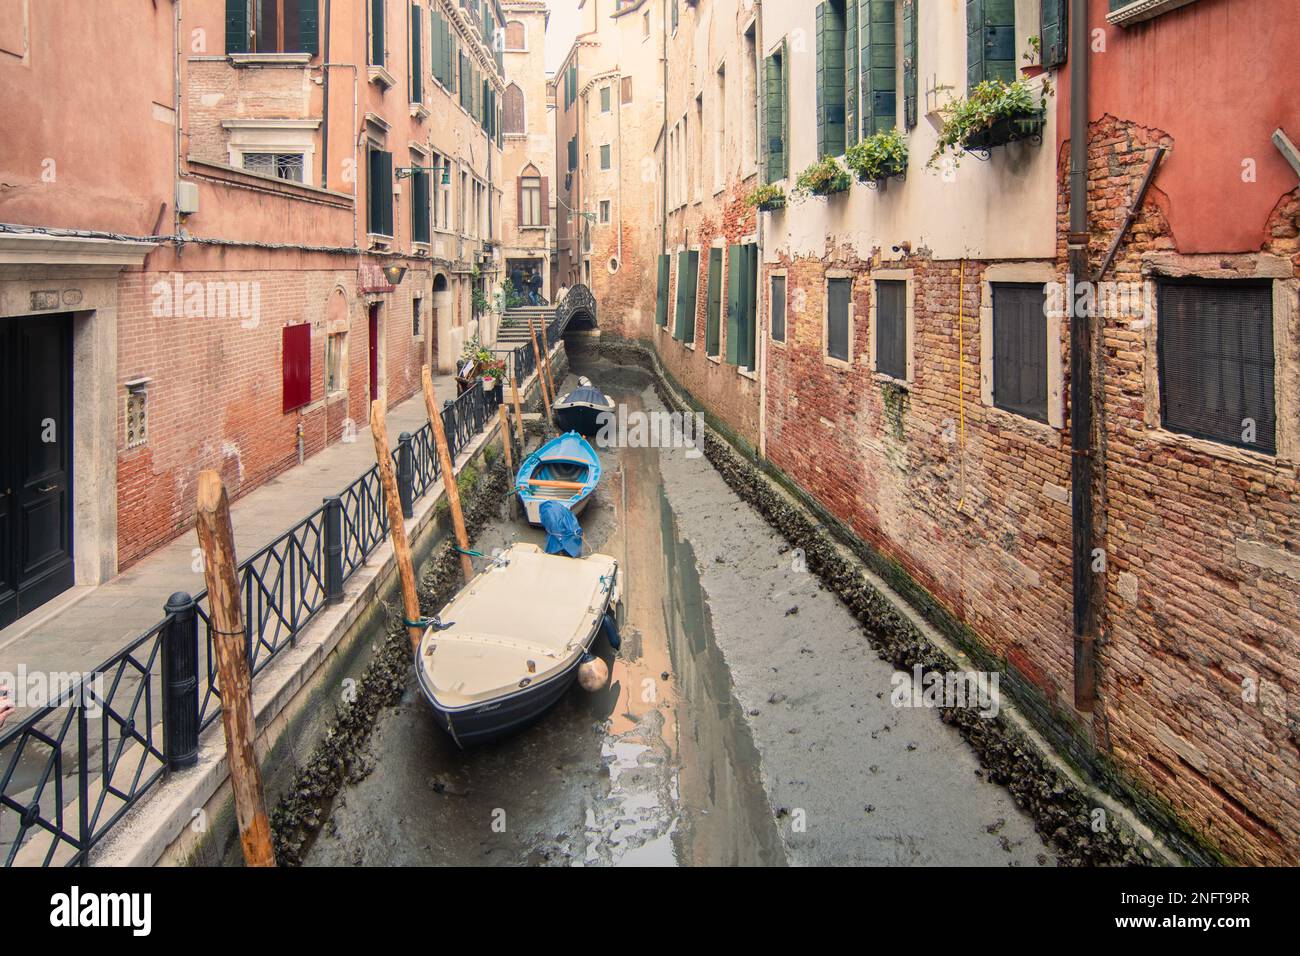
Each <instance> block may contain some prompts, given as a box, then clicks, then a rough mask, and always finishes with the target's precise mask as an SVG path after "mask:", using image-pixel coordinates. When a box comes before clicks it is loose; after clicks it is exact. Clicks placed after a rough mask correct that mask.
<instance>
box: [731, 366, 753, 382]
mask: <svg viewBox="0 0 1300 956" xmlns="http://www.w3.org/2000/svg"><path fill="white" fill-rule="evenodd" d="M736 374H737V375H739V376H740V377H741V378H747V379H749V380H750V381H751V382H757V381H758V372H757V371H755V370H754V369H752V368H741V367H740V366H739V365H738V366H736Z"/></svg>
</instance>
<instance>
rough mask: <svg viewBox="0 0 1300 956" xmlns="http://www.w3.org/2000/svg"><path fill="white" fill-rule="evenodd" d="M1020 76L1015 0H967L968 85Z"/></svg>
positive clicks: (1005, 80) (968, 87)
mask: <svg viewBox="0 0 1300 956" xmlns="http://www.w3.org/2000/svg"><path fill="white" fill-rule="evenodd" d="M1015 78H1016V2H1015V0H966V85H967V89H968V90H973V89H974V88H975V87H976V86H978V85H979V84H980V83H982V82H984V81H985V80H992V79H999V80H1002V81H1004V82H1007V83H1011V82H1013V81H1014V80H1015Z"/></svg>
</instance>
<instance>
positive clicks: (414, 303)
mask: <svg viewBox="0 0 1300 956" xmlns="http://www.w3.org/2000/svg"><path fill="white" fill-rule="evenodd" d="M423 334H424V299H421V298H419V297H417V298H414V299H412V300H411V337H412V338H417V339H418V338H419V337H420V336H422V335H423Z"/></svg>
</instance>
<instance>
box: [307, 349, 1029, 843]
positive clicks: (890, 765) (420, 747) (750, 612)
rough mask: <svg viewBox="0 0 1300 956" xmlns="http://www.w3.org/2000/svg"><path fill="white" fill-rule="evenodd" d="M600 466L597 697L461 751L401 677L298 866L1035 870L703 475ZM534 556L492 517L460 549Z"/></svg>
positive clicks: (602, 381)
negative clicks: (352, 775)
mask: <svg viewBox="0 0 1300 956" xmlns="http://www.w3.org/2000/svg"><path fill="white" fill-rule="evenodd" d="M575 364H577V363H575ZM575 372H581V373H582V374H586V375H587V376H589V377H590V378H591V379H592V380H593V381H594V382H595V383H596V384H597V385H599V386H601V387H602V388H604V389H605V390H606V391H607V392H608V393H609V394H611V395H612V396H613V397H614V399H615V400H616V401H617V402H619V403H623V404H625V405H626V406H627V409H628V410H640V409H646V410H658V409H661V408H662V406H661V405H660V403H659V401H658V399H657V398H656V397H655V395H654V392H653V390H652V389H651V388H650V377H649V375H648V374H647V373H645V372H643V371H641V370H638V369H629V368H622V367H618V366H614V365H611V364H609V363H608V362H605V361H603V360H598V359H591V360H587V361H586V362H585V363H584V364H581V365H578V366H577V368H576V369H575ZM574 384H576V379H574V378H573V377H570V379H569V381H568V382H567V383H566V384H565V386H564V387H563V389H567V388H568V387H572V386H573V385H574ZM563 389H562V390H563ZM601 457H602V460H603V465H604V467H605V477H604V479H603V480H602V484H601V488H600V490H599V491H598V492H597V496H596V498H595V499H594V500H593V502H592V504H591V505H590V506H589V507H588V509H587V511H586V512H585V513H584V515H583V519H582V523H583V527H584V530H585V536H586V543H587V548H588V549H589V550H595V551H602V552H604V553H607V554H612V555H614V556H615V557H617V558H618V559H619V561H620V563H621V565H622V567H623V568H624V569H625V572H626V574H625V577H624V605H625V611H624V624H623V639H624V643H623V647H622V650H621V651H620V653H619V654H618V655H617V657H611V656H610V654H609V652H608V650H607V649H606V651H605V653H606V659H607V660H608V661H610V662H611V664H612V668H611V671H612V676H611V681H610V686H609V687H608V688H607V689H606V691H604V692H602V693H599V694H586V693H583V692H582V691H581V690H580V689H578V688H576V687H575V688H574V689H573V690H572V691H571V692H570V693H569V694H568V695H567V696H566V697H565V698H564V700H563V701H562V702H561V703H560V704H559V705H558V706H557V707H556V708H555V709H554V710H553V711H552V712H551V713H550V714H548V715H547V716H546V717H545V718H544V719H543V720H542V721H541V722H539V723H538V724H536V725H534V726H533V727H530V728H529V729H527V730H526V731H524V732H522V733H520V734H518V735H516V736H514V737H512V738H509V739H507V740H505V741H502V742H501V743H499V744H496V745H492V746H489V747H487V748H482V749H479V750H472V751H469V752H461V751H459V750H457V749H456V748H455V746H454V745H453V744H452V743H451V741H450V740H449V739H448V738H447V736H446V735H445V734H444V733H443V732H442V731H440V730H438V729H437V728H436V727H435V726H434V724H433V721H432V719H431V713H430V710H429V708H428V707H427V705H426V704H425V702H424V700H423V699H422V698H421V697H420V695H419V692H418V690H417V689H416V687H415V683H414V679H413V678H412V679H411V680H410V681H409V682H408V685H407V689H406V692H405V694H404V695H403V698H402V701H401V703H400V705H398V706H397V707H395V708H392V709H391V710H389V711H386V712H385V713H383V714H382V715H381V717H380V718H379V721H378V722H377V724H376V727H375V730H374V733H373V734H372V736H371V738H370V741H369V744H368V748H367V749H368V754H367V757H368V760H369V761H370V762H371V763H372V765H373V768H374V769H373V771H372V772H371V773H370V774H369V775H367V776H366V777H365V778H364V779H362V780H360V781H359V782H356V783H352V784H349V785H347V786H346V787H345V788H344V789H343V791H342V792H341V793H340V794H339V796H338V798H337V799H336V800H335V801H334V802H333V805H332V807H331V812H330V817H329V819H328V820H327V821H326V823H325V825H324V827H323V829H322V831H321V833H320V836H319V838H318V839H317V840H316V841H315V843H314V845H313V846H312V848H311V850H310V852H309V853H308V855H307V863H309V864H311V865H349V864H352V865H356V864H367V865H406V864H430V863H437V864H444V863H445V864H489V865H520V864H542V865H545V864H550V865H584V864H589V865H629V864H630V865H647V864H648V865H672V864H759V865H774V864H782V863H785V862H790V863H797V864H803V863H841V864H851V863H856V864H928V863H944V864H989V865H1007V864H1013V865H1018V864H1026V865H1040V864H1044V863H1047V862H1049V860H1050V857H1049V854H1048V851H1047V849H1046V848H1045V847H1044V845H1043V843H1042V841H1041V840H1040V839H1039V837H1038V836H1037V835H1036V834H1035V833H1034V830H1033V826H1032V823H1031V822H1030V820H1029V819H1028V818H1027V817H1026V816H1025V815H1024V814H1023V813H1021V812H1020V810H1019V809H1018V808H1017V807H1016V806H1015V804H1014V803H1013V801H1012V799H1011V797H1010V795H1009V794H1008V793H1007V792H1006V791H1005V790H1003V789H1002V788H1000V787H997V786H994V785H992V784H989V783H987V782H985V781H983V780H982V779H981V778H980V776H979V775H978V772H977V771H978V762H977V761H976V759H975V757H974V755H973V754H972V753H971V751H970V750H969V748H968V747H967V746H966V745H965V743H964V742H963V741H962V740H961V738H960V737H959V735H958V734H957V733H956V731H954V730H953V729H952V728H950V727H948V726H946V725H944V724H943V723H942V722H941V721H940V720H939V717H938V714H937V712H935V711H931V710H924V709H900V708H895V707H893V706H892V705H891V704H890V700H889V691H890V677H891V674H892V668H890V667H889V666H888V665H887V664H885V663H883V662H882V661H880V660H879V659H878V658H877V657H876V656H875V654H874V652H873V651H872V650H871V648H870V647H869V646H868V644H867V642H866V639H865V638H864V637H863V635H862V632H861V630H860V628H859V626H858V625H857V623H856V622H855V621H854V620H853V618H852V617H851V615H850V614H849V613H848V611H847V610H845V608H844V607H843V606H842V605H841V604H840V603H839V601H838V600H837V599H835V598H834V597H832V596H831V595H829V594H827V593H826V592H825V591H823V590H822V589H821V588H820V586H819V584H818V582H817V580H816V578H815V577H814V576H812V575H811V574H808V573H806V572H801V571H799V570H797V568H796V562H795V561H794V560H793V558H792V555H791V554H790V553H788V549H786V548H785V547H784V543H783V541H782V540H781V539H780V538H779V537H778V536H777V535H776V534H775V533H774V532H773V531H772V530H771V528H770V527H769V526H768V525H767V523H766V522H764V521H763V519H762V518H761V517H759V516H758V515H757V514H756V513H755V512H754V511H753V510H752V509H750V508H749V506H748V505H745V504H743V503H741V502H740V500H739V499H738V498H737V497H736V496H735V494H734V493H733V492H732V491H731V490H730V489H729V488H728V487H727V486H726V485H725V483H724V482H723V481H722V479H721V477H720V476H718V474H717V473H716V472H715V471H714V470H713V468H712V466H710V465H709V464H708V462H707V461H706V460H705V459H704V458H702V457H694V458H691V457H688V456H687V453H686V452H685V451H683V450H682V449H664V450H657V449H645V448H623V449H603V450H601ZM543 538H544V535H543V534H542V533H541V532H540V531H537V530H535V529H530V528H528V527H527V526H526V525H525V524H524V523H523V522H522V520H516V519H515V518H514V512H513V505H512V503H510V502H508V501H507V502H503V506H502V511H501V516H500V518H499V519H498V520H496V521H493V522H491V523H490V524H489V525H488V526H487V527H486V528H485V529H484V530H483V532H482V533H481V534H480V535H479V537H478V539H477V542H476V547H477V548H478V549H479V550H482V551H485V552H490V551H491V549H492V548H496V547H503V546H505V545H508V544H509V543H511V542H513V541H518V540H527V541H534V542H537V543H541V541H542V540H543ZM796 608H797V610H795V609H796ZM519 613H520V614H521V615H524V616H526V615H527V614H528V609H527V608H520V609H519ZM599 646H600V647H602V648H603V647H604V645H603V642H602V643H601V644H600V645H599ZM760 754H761V755H762V756H761V759H760Z"/></svg>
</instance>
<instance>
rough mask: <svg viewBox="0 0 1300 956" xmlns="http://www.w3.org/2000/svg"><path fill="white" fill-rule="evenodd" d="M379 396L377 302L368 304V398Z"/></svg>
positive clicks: (375, 398) (374, 399)
mask: <svg viewBox="0 0 1300 956" xmlns="http://www.w3.org/2000/svg"><path fill="white" fill-rule="evenodd" d="M378 398H379V303H378V302H376V303H374V304H373V305H371V306H370V400H371V401H372V402H373V401H376V400H377V399H378Z"/></svg>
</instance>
